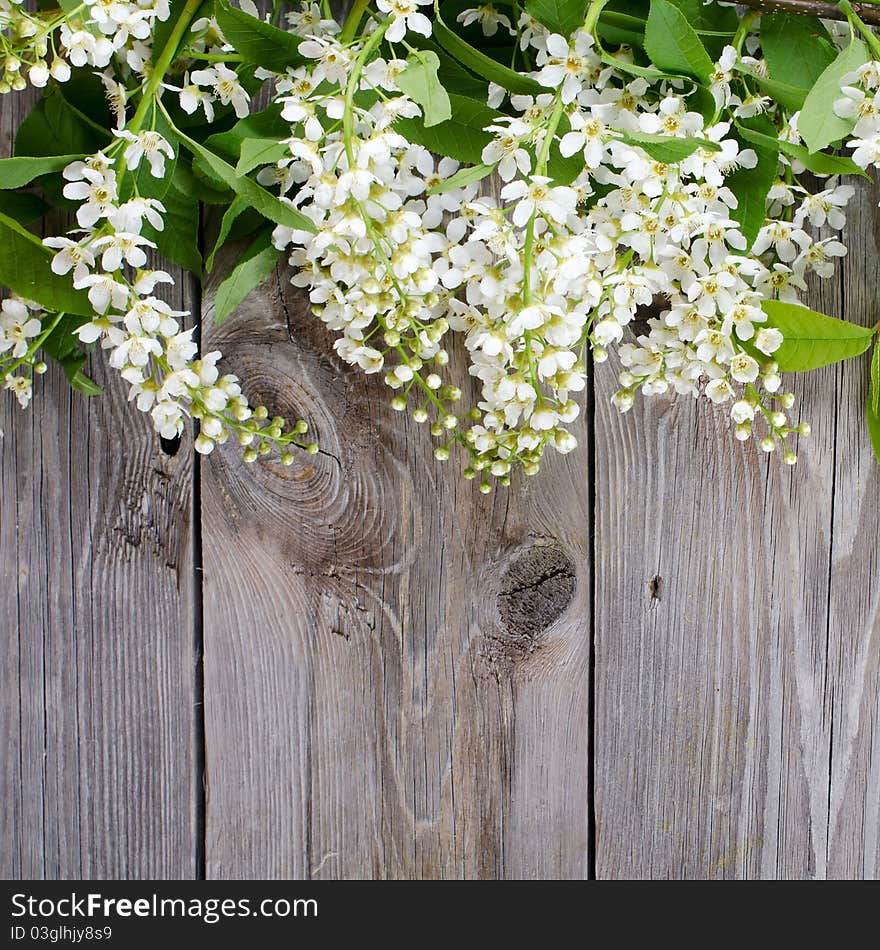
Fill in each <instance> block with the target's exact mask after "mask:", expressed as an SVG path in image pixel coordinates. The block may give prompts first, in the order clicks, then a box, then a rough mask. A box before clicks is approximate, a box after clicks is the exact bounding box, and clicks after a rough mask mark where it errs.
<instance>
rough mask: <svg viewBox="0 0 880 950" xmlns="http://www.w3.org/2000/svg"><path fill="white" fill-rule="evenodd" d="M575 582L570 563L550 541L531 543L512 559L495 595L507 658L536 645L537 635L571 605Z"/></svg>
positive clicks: (572, 566) (525, 651)
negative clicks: (507, 652) (508, 654)
mask: <svg viewBox="0 0 880 950" xmlns="http://www.w3.org/2000/svg"><path fill="white" fill-rule="evenodd" d="M576 583H577V574H576V571H575V566H574V562H573V561H572V560H571V558H570V557H569V556H568V555H567V554H566V553H565V551H563V549H562V548H561V547H560V546H559V545H558V544H556V543H555V542H553V541H544V542H539V543H535V544H532V545H530V546H529V547H527V548H525V549H524V550H523V551H521V552H520V553H519V554H517V555H516V556H515V557H514V559H513V560H512V562H511V563H510V565H509V566H508V568H507V571H506V572H505V574H504V577H503V578H502V580H501V587H500V590H499V592H498V611H499V613H500V614H501V620H502V623H503V624H504V628H505V629H504V634H503V635H502V636H503V640H504V643H505V646H506V647H507V648H508V651H509V653H510V654H511V656H513V655H515V654H524V653H531V652H532V651H533V650H535V649H536V648H537V647H538V646H539V645H540V635H541V633H543V631H544V630H546V629H547V628H548V627H549V626H550V625H551V624H553V623H554V622H555V621H556V620H558V619H559V617H561V616H562V614H563V612H564V611H565V609H566V607H568V605H569V604H570V603H571V600H572V598H573V597H574V589H575V586H576Z"/></svg>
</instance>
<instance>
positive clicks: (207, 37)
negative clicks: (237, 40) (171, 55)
mask: <svg viewBox="0 0 880 950" xmlns="http://www.w3.org/2000/svg"><path fill="white" fill-rule="evenodd" d="M254 14H255V15H256V11H254ZM188 53H191V54H192V55H193V56H194V57H195V58H197V59H198V58H208V60H209V62H208V65H207V66H205V67H204V68H202V69H192V70H187V71H186V73H185V74H184V77H183V85H182V86H174V85H171V84H170V83H163V84H162V87H163V88H164V89H171V90H174V91H175V92H177V93H179V100H180V108H181V109H183V111H184V112H186V113H187V114H188V115H193V114H194V113H196V112H197V111H198V110H199V109H202V110H203V111H204V113H205V118H206V119H207V120H208V121H209V122H213V121H214V105H215V103H217V102H219V103H220V105H221V106H232V108H233V110H234V112H235V114H236V116H237V117H238V118H239V119H242V118H244V117H245V116H246V115H248V114H249V112H250V99H251V97H250V94H249V93H248V91H247V89H245V87H244V86H243V85H242V83H241V80H240V79H239V76H238V73H237V72H236V71H235V70H234V69H232V68H231V67H230V66H228V65H226V63H224V62H222V59H223V57H224V56H225V55H229V54H232V55H234V50H233V47H232V46H230V45H229V44H228V43H227V42H226V40H225V39H224V37H223V34H222V33H221V32H220V28H219V26H218V25H217V21H216V20H214V18H213V17H201V18H199V19H198V20H196V21H195V22H194V23H193V24H192V26H191V27H190V38H189V42H188V49H187V50H185V51H184V52H183V54H182V55H183V56H186V55H187V54H188ZM214 59H216V61H213V60H214Z"/></svg>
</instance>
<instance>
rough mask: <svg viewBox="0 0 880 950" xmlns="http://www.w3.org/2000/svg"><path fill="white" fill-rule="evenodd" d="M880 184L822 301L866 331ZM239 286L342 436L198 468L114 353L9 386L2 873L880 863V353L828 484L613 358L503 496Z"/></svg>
mask: <svg viewBox="0 0 880 950" xmlns="http://www.w3.org/2000/svg"><path fill="white" fill-rule="evenodd" d="M14 103H15V99H14V97H7V98H6V99H5V100H4V102H3V113H2V127H3V129H5V134H4V137H3V146H2V147H3V154H8V148H9V130H10V129H11V128H14V127H15V124H16V121H17V118H18V113H17V111H16V109H17V108H18V107H17V106H15V105H14ZM877 197H878V195H877V194H876V193H874V192H872V193H871V194H865V195H863V196H862V199H861V203H860V204H859V206H858V211H857V213H854V214H853V215H852V223H851V225H850V235H849V238H848V243H849V245H850V247H851V254H850V257H849V258H848V259H847V261H846V264H845V269H844V273H843V277H842V278H841V279H840V280H837V281H835V282H833V283H830V284H826V285H825V287H824V288H823V289H822V290H821V292H820V293H821V294H822V295H823V296H819V297H816V298H815V299H814V302H815V303H817V304H819V305H821V306H823V307H825V308H827V309H828V310H830V312H832V313H845V314H846V315H847V316H848V317H850V318H852V319H858V320H860V321H862V322H864V323H866V324H867V323H871V324H872V323H874V322H876V321H877V319H878V317H880V312H878V311H880V304H878V302H877V301H876V300H875V288H876V287H877V286H878V278H880V273H878V265H877V257H878V255H877V251H878V246H877V245H878V236H877V228H878V227H880V212H878V211H877V209H876V201H877ZM216 279H217V278H216V277H214V278H213V282H209V285H208V287H207V289H206V293H205V301H206V304H205V306H204V308H203V309H204V313H203V317H204V318H205V336H206V340H205V343H206V348H210V347H213V346H217V347H219V348H222V349H223V350H224V352H225V353H226V355H227V357H228V360H227V365H229V366H230V368H232V369H233V370H235V371H236V372H239V373H240V374H241V375H242V376H243V377H244V378H245V379H246V380H247V385H248V389H249V392H250V394H251V395H252V396H253V397H254V398H257V399H263V400H265V401H266V402H267V404H269V405H270V407H271V408H272V409H273V410H276V411H279V412H282V413H286V414H289V415H291V416H295V415H300V414H301V415H304V416H305V417H306V418H308V419H309V421H310V422H311V423H312V424H313V426H314V429H315V432H316V435H317V436H318V438H319V440H320V442H321V446H322V451H321V453H320V454H319V455H317V456H314V457H309V458H307V459H306V458H303V459H301V460H298V461H297V463H296V464H295V465H294V466H293V467H292V468H289V469H286V468H283V467H281V466H280V465H275V464H273V463H271V462H260V463H257V464H256V465H254V466H250V467H248V466H245V465H244V464H243V463H242V462H241V460H240V455H239V453H238V451H237V450H236V449H235V447H234V446H226V447H224V448H223V449H222V450H220V451H218V452H217V453H215V454H214V455H213V456H211V457H210V458H209V459H206V460H198V461H197V462H196V463H195V465H194V464H193V453H192V441H191V437H190V436H187V437H186V438H185V439H184V440H183V442H182V444H181V447H180V449H179V451H178V452H177V453H176V454H175V455H168V454H166V453H165V452H163V450H162V448H161V446H160V445H159V443H158V441H157V440H156V439H155V438H154V437H153V435H152V434H151V433H150V431H149V429H148V426H147V424H146V420H144V419H143V418H142V417H140V416H139V415H138V414H137V413H136V412H134V411H133V410H132V409H130V408H129V407H127V406H126V405H125V403H124V399H123V398H122V397H123V395H124V390H123V387H121V386H120V385H119V383H118V381H115V380H113V379H112V378H111V376H110V375H109V374H106V373H104V371H103V369H102V363H101V359H100V357H95V358H93V359H92V372H93V373H94V375H96V377H98V379H99V381H101V382H102V383H103V384H104V385H105V386H106V388H107V389H108V391H109V393H110V395H111V397H113V398H110V399H106V400H99V401H98V400H94V401H90V402H86V401H84V400H82V399H81V397H79V396H76V395H74V396H71V395H70V394H69V392H68V391H67V389H66V387H65V385H64V384H63V383H62V381H61V380H60V379H59V378H58V376H57V374H53V373H50V374H49V375H48V376H47V377H46V381H45V383H44V384H42V385H41V386H40V387H39V392H38V393H37V398H36V400H35V404H34V408H33V409H32V410H30V411H29V413H27V414H22V413H21V412H19V410H18V409H17V407H14V406H13V405H12V404H11V401H10V400H9V399H6V400H3V401H2V406H0V417H2V421H0V426H2V428H3V429H5V430H6V433H7V434H6V438H5V440H4V442H3V443H2V451H0V499H2V505H0V577H2V587H0V591H2V595H0V621H2V630H3V637H4V643H5V645H6V649H5V654H4V660H5V663H4V671H3V703H2V707H0V708H2V718H0V735H2V741H3V744H4V753H5V756H4V760H5V762H6V763H7V768H6V769H5V770H4V773H3V776H2V778H0V807H2V809H3V815H2V819H0V821H2V844H0V848H2V855H3V858H2V870H3V874H4V876H7V877H18V876H35V877H67V878H76V877H81V876H95V877H147V876H155V877H191V876H197V875H199V874H201V873H205V874H206V875H207V876H208V877H217V878H221V877H225V878H236V877H316V878H319V877H345V878H350V877H399V878H414V877H487V878H499V877H507V878H511V877H528V878H531V877H538V878H541V877H586V876H589V875H591V874H593V873H595V874H596V875H598V876H599V877H631V876H638V877H668V878H682V877H700V878H702V877H707V878H719V877H747V878H753V877H769V878H773V877H825V876H827V877H878V876H880V588H878V578H880V553H878V545H877V539H878V536H880V469H878V468H877V467H876V464H875V463H874V462H873V460H872V457H871V454H870V448H869V446H868V444H867V441H866V438H865V435H864V432H863V428H862V419H861V416H862V412H863V406H864V388H865V383H866V372H865V366H864V365H863V364H848V365H846V366H844V367H842V368H836V369H829V370H827V371H823V372H820V373H816V374H814V375H813V376H811V377H809V378H808V379H805V380H804V381H803V382H802V383H801V384H800V385H799V388H798V390H797V392H798V396H799V400H800V403H801V406H800V411H801V413H802V414H803V416H804V417H806V418H809V419H811V420H812V422H813V426H814V435H813V437H812V438H811V439H810V440H802V445H801V447H800V454H801V458H802V461H801V463H800V465H799V466H798V467H797V468H796V469H795V470H793V471H792V470H789V469H784V468H783V467H781V465H780V464H779V463H778V462H777V461H776V460H772V459H771V460H768V459H766V458H763V457H758V456H756V455H755V453H754V450H753V448H752V447H743V446H740V445H739V444H737V443H735V442H733V440H732V439H731V438H730V436H729V433H728V432H727V430H726V427H725V426H724V425H723V424H722V423H721V421H720V420H719V419H718V418H717V417H715V416H713V415H712V414H711V413H710V412H707V410H706V408H705V407H704V406H698V405H696V404H691V403H685V402H682V401H678V402H673V401H668V400H664V399H654V400H653V401H650V402H645V403H640V404H638V405H637V408H636V409H635V410H634V411H633V412H632V413H631V414H630V415H629V416H628V417H623V418H621V417H619V416H618V415H617V413H616V411H613V410H611V408H610V407H609V406H608V404H607V396H608V394H609V393H610V391H611V389H612V387H613V374H614V373H613V370H614V368H613V367H612V366H607V367H602V368H600V369H599V371H598V373H597V380H596V390H597V391H596V400H595V403H596V406H595V413H592V412H591V411H588V412H587V413H586V414H585V416H584V419H583V421H582V423H581V424H580V427H579V430H578V432H577V434H578V437H579V439H580V440H581V442H582V448H581V450H580V451H579V452H578V453H576V454H574V455H571V456H568V457H566V458H565V459H563V458H554V459H553V460H552V462H551V463H550V464H549V465H548V466H547V468H546V471H545V472H544V473H542V475H540V476H539V477H538V478H537V479H532V480H519V481H516V482H515V483H514V486H513V487H512V488H511V490H510V491H507V492H504V491H501V492H498V493H495V494H493V495H491V496H489V497H486V496H482V495H480V494H479V492H478V491H477V489H476V486H475V485H474V484H473V483H467V482H464V481H463V480H461V479H460V478H459V476H458V474H457V471H456V468H455V466H453V465H452V464H449V465H448V466H445V467H444V466H439V465H438V464H437V463H435V462H434V460H433V458H432V455H431V445H430V442H431V440H430V438H429V436H428V434H427V432H426V431H424V430H423V429H420V428H419V427H418V426H416V425H415V424H414V423H412V421H411V420H409V421H407V420H406V419H404V418H403V417H402V416H400V415H398V414H395V413H393V412H392V411H391V410H390V408H389V407H388V403H387V398H386V395H385V393H383V392H382V386H381V383H380V382H379V381H377V380H375V379H373V380H367V379H365V378H364V377H363V376H361V375H360V374H358V373H356V372H353V371H351V370H348V369H344V368H343V367H342V366H341V365H340V364H339V363H338V361H337V360H336V358H335V356H334V354H333V351H332V348H331V342H332V341H331V337H330V335H329V334H328V333H327V332H326V331H325V330H324V328H323V327H322V325H321V324H320V323H319V322H318V321H316V320H314V319H313V318H311V316H310V315H309V314H308V311H307V307H306V306H305V303H304V301H303V299H302V297H301V295H300V294H299V293H298V292H295V291H294V290H293V289H292V288H291V287H290V286H289V284H288V282H287V276H286V274H285V273H284V272H283V271H279V272H278V273H277V274H276V275H275V276H274V277H273V278H271V279H270V280H269V281H268V282H267V283H266V284H265V285H264V286H263V287H262V288H261V289H260V290H259V292H257V293H256V294H255V295H254V296H253V297H252V298H251V299H250V300H248V301H247V302H246V304H245V305H244V306H243V307H242V308H241V310H240V311H239V312H238V313H237V314H236V315H235V316H234V317H232V318H231V319H230V320H229V321H228V322H227V323H226V324H225V325H224V326H223V327H222V328H220V329H213V328H210V322H211V307H210V300H211V294H212V288H213V286H214V284H215V283H216ZM179 302H180V303H182V304H183V305H184V306H187V307H196V306H197V305H198V297H197V295H196V293H195V290H194V289H193V288H189V287H187V288H186V289H185V292H184V293H183V296H182V297H181V299H180V301H179ZM593 459H594V460H595V461H594V462H593V463H592V465H593V467H592V469H591V460H593ZM591 485H595V490H594V492H593V491H592V490H591V488H590V486H591ZM594 494H595V498H594V497H593V495H594ZM194 505H195V506H196V507H195V509H194ZM194 510H195V514H194ZM193 517H195V518H196V520H197V523H198V526H200V529H201V530H200V532H199V531H198V530H196V531H194V530H193V528H194V525H193ZM594 524H595V530H594V529H593V526H594ZM202 605H203V608H204V609H203V612H202ZM202 643H204V683H203V682H202V671H201V668H200V665H199V660H200V650H201V646H202ZM203 694H204V720H203V718H202V700H203ZM593 706H595V714H594V716H593V718H592V721H591V714H592V713H593ZM203 765H204V768H205V781H206V799H205V801H204V803H203V800H202V774H201V770H202V767H203ZM203 804H204V805H205V807H204V809H203ZM594 816H595V821H594Z"/></svg>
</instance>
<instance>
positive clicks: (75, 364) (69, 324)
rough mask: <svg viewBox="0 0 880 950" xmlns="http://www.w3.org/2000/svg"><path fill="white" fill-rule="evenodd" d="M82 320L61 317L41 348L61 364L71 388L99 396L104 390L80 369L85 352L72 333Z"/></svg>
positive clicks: (83, 361)
mask: <svg viewBox="0 0 880 950" xmlns="http://www.w3.org/2000/svg"><path fill="white" fill-rule="evenodd" d="M82 322H83V321H82V320H79V319H77V318H75V317H70V316H65V317H62V318H61V320H60V321H59V323H58V326H57V327H55V329H54V330H53V331H52V332H51V333H50V334H49V336H47V337H46V339H45V340H44V341H43V345H42V347H41V349H42V350H43V352H44V353H45V354H46V355H47V356H49V357H51V358H52V359H53V360H55V362H56V363H58V364H59V365H60V366H61V368H62V369H63V370H64V375H65V376H66V377H67V381H68V382H69V383H70V386H71V388H72V389H75V390H77V392H81V393H82V394H83V395H85V396H100V395H101V394H102V393H103V392H104V390H103V389H101V387H100V386H99V385H98V384H97V383H95V382H94V381H92V380H91V379H89V377H88V376H86V374H85V373H84V372H83V371H82V365H83V363H85V361H86V354H85V353H84V352H83V350H82V349H80V344H79V338H78V337H77V336H76V335H75V333H74V331H75V330H76V328H77V327H78V326H80V325H81V324H82Z"/></svg>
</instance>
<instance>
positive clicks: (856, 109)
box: [834, 60, 880, 168]
mask: <svg viewBox="0 0 880 950" xmlns="http://www.w3.org/2000/svg"><path fill="white" fill-rule="evenodd" d="M841 92H842V93H843V96H842V97H841V98H840V99H838V100H837V101H836V102H835V103H834V111H835V112H836V113H837V115H838V116H840V118H842V119H847V120H849V121H851V122H854V123H855V125H854V128H853V131H852V134H853V138H852V139H850V141H849V142H847V143H846V144H847V147H848V148H851V149H852V152H853V154H852V159H853V161H854V162H855V163H856V165H858V166H859V168H868V167H874V168H880V62H876V61H873V60H872V61H870V62H867V63H865V64H864V65H863V66H860V67H859V68H858V69H857V70H856V71H855V72H854V73H851V74H850V75H849V76H847V77H845V80H844V84H843V86H842V88H841Z"/></svg>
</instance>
